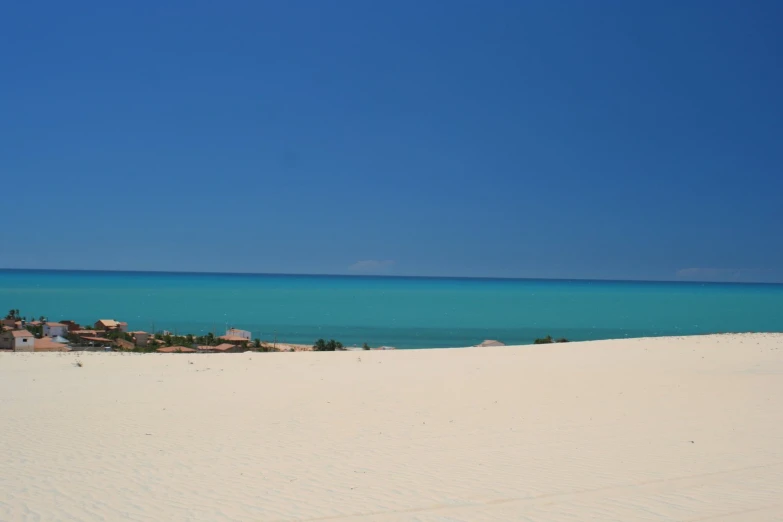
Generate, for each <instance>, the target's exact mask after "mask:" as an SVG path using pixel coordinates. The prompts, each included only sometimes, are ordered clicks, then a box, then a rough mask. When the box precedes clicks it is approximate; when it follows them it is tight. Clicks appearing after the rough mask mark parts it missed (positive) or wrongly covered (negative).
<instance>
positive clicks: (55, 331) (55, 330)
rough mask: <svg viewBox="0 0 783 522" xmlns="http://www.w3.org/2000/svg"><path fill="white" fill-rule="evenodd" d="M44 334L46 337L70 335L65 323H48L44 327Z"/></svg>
mask: <svg viewBox="0 0 783 522" xmlns="http://www.w3.org/2000/svg"><path fill="white" fill-rule="evenodd" d="M43 334H44V336H45V337H55V336H58V335H60V336H63V335H67V334H68V325H66V324H63V323H53V322H47V323H44V325H43Z"/></svg>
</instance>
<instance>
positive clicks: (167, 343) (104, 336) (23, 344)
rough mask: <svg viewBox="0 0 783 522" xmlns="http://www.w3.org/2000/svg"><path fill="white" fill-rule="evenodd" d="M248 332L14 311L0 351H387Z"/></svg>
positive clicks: (2, 331)
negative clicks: (181, 330) (30, 316)
mask: <svg viewBox="0 0 783 522" xmlns="http://www.w3.org/2000/svg"><path fill="white" fill-rule="evenodd" d="M251 337H252V335H251V332H249V331H247V330H240V329H238V328H229V329H228V330H226V333H225V334H224V335H220V336H216V335H215V334H214V333H211V332H210V333H208V334H207V335H202V336H198V335H192V334H187V335H176V334H172V333H171V332H168V331H163V332H156V333H152V332H145V331H142V330H137V331H128V323H127V322H124V321H117V320H115V319H99V320H98V321H96V322H95V323H94V324H93V325H81V324H79V323H77V322H75V321H69V320H60V321H48V320H47V319H46V317H39V318H38V319H37V320H29V321H28V320H27V318H26V317H22V316H20V315H19V310H10V311H9V313H8V315H6V317H5V319H2V320H1V321H0V350H4V351H14V352H69V351H71V350H103V351H129V352H158V353H232V352H245V351H249V350H250V351H262V352H294V351H297V352H298V351H312V350H325V351H334V350H370V349H375V350H393V349H394V348H393V347H390V346H381V347H378V348H370V346H368V345H367V344H364V346H362V347H350V348H346V347H344V346H343V345H342V344H341V343H339V342H337V341H334V340H329V341H324V340H323V339H319V340H318V341H316V342H315V344H314V345H312V346H310V345H303V344H291V343H278V342H276V341H275V342H267V341H261V340H260V339H255V340H253V339H252V338H251Z"/></svg>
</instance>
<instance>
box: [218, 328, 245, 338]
mask: <svg viewBox="0 0 783 522" xmlns="http://www.w3.org/2000/svg"><path fill="white" fill-rule="evenodd" d="M223 337H241V338H242V339H244V340H245V341H249V340H250V338H251V337H252V335H251V333H250V332H249V331H247V330H240V329H239V328H229V329H228V330H226V335H224V336H223Z"/></svg>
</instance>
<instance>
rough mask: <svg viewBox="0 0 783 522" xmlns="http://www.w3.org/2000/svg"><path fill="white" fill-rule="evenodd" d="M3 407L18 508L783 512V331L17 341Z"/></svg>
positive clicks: (136, 515) (529, 517) (88, 511)
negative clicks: (360, 345) (245, 342)
mask: <svg viewBox="0 0 783 522" xmlns="http://www.w3.org/2000/svg"><path fill="white" fill-rule="evenodd" d="M77 359H78V360H80V361H81V363H82V365H81V366H78V365H76V364H75V361H76V360H77ZM0 419H2V424H1V425H0V440H1V441H2V445H1V446H0V470H2V472H0V520H3V521H17V520H44V521H54V520H58V521H64V520H79V521H91V520H134V521H152V520H196V521H216V520H241V521H250V520H253V521H294V520H299V521H305V520H307V521H314V520H335V521H341V520H346V521H347V520H377V521H392V520H394V521H413V520H416V521H483V520H503V521H515V520H525V521H581V520H600V521H615V520H617V521H629V520H643V521H664V520H665V521H670V520H683V521H684V520H688V521H696V520H710V521H712V520H714V521H721V522H725V521H771V520H783V335H781V334H747V335H715V336H699V337H682V338H658V339H631V340H617V341H598V342H587V343H569V344H558V345H545V346H524V347H482V348H467V349H453V350H448V349H446V350H413V351H405V350H398V351H388V352H378V351H371V352H332V353H320V352H305V353H252V354H208V355H205V354H194V355H190V354H121V353H3V354H0Z"/></svg>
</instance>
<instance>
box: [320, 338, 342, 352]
mask: <svg viewBox="0 0 783 522" xmlns="http://www.w3.org/2000/svg"><path fill="white" fill-rule="evenodd" d="M342 347H343V343H341V342H339V341H335V340H334V339H329V340H328V341H324V340H323V339H318V340H317V341H316V342H315V344H314V345H313V350H315V351H316V352H333V351H335V350H339V349H341V348H342Z"/></svg>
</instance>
